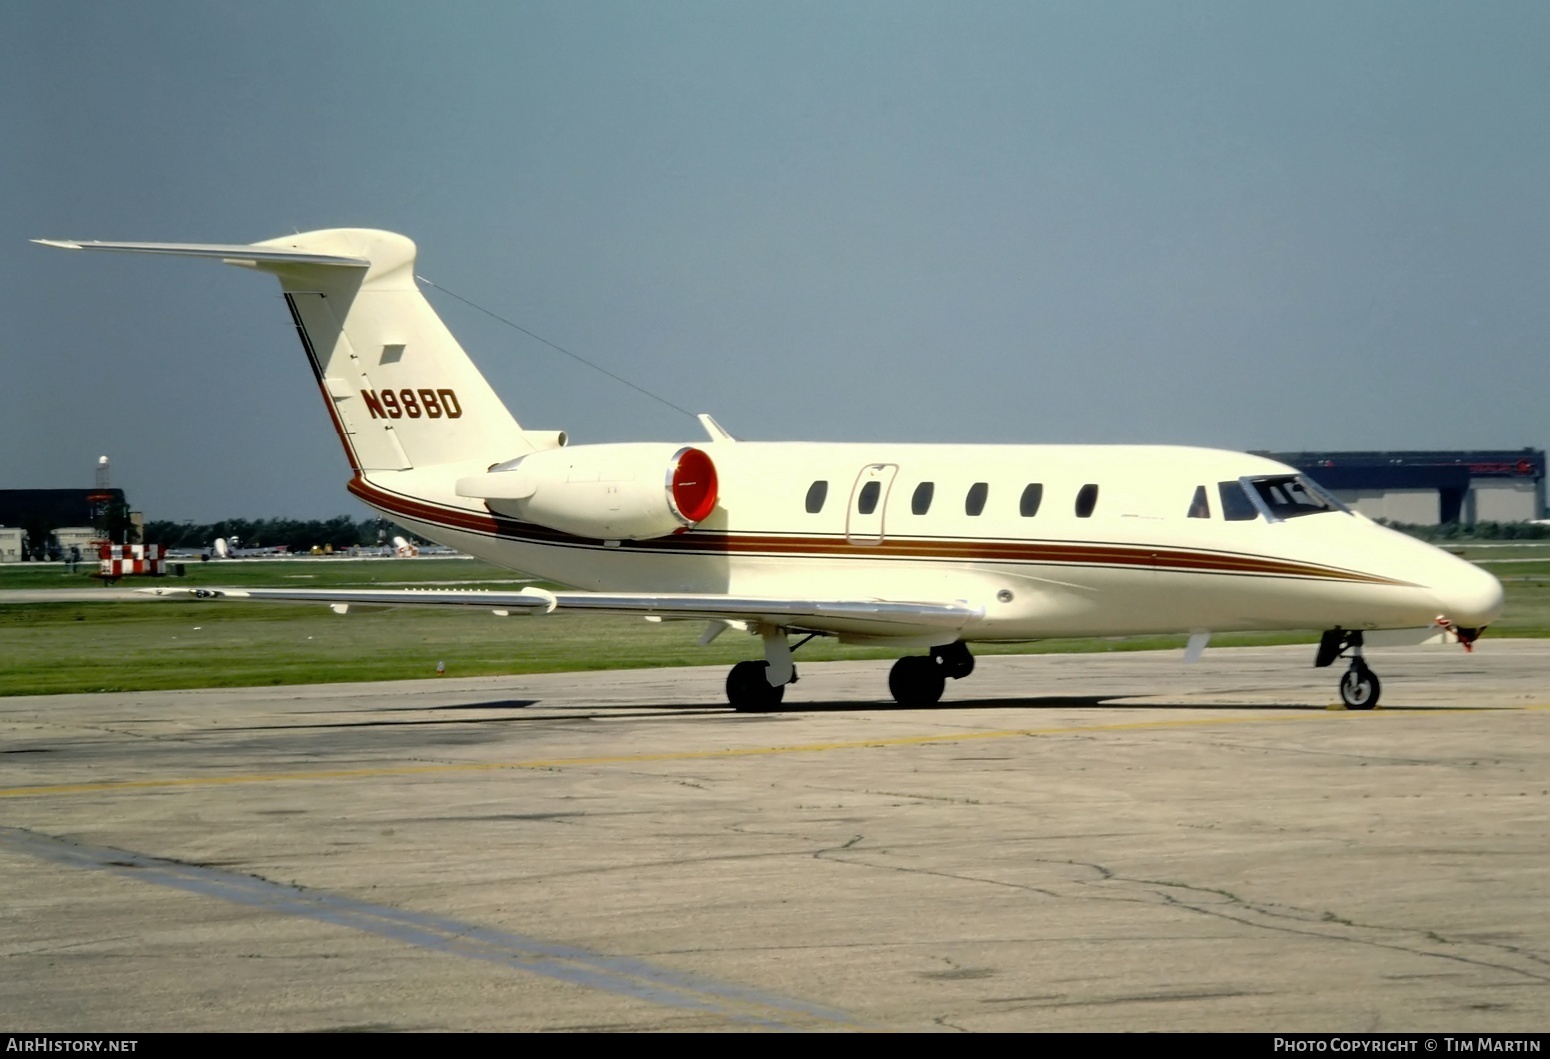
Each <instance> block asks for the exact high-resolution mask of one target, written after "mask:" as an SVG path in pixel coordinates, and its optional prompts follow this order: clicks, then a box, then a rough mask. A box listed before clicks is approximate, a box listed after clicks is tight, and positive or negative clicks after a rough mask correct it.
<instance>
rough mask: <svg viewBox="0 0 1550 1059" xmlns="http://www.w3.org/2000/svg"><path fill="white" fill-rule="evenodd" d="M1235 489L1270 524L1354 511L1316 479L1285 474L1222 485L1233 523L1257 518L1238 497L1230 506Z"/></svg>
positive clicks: (1241, 479)
mask: <svg viewBox="0 0 1550 1059" xmlns="http://www.w3.org/2000/svg"><path fill="white" fill-rule="evenodd" d="M1234 486H1237V487H1238V490H1239V491H1240V492H1239V495H1241V496H1242V497H1243V498H1244V500H1246V501H1247V502H1248V504H1249V505H1251V506H1252V508H1253V509H1255V510H1257V511H1258V513H1259V514H1261V515H1264V516H1265V518H1266V519H1267V520H1268V521H1270V522H1281V521H1284V520H1285V519H1289V518H1298V517H1300V516H1302V515H1322V514H1324V513H1325V512H1329V511H1343V512H1345V513H1346V514H1350V508H1348V507H1346V506H1345V505H1344V504H1342V503H1341V502H1340V501H1338V500H1336V499H1335V498H1334V497H1333V496H1331V495H1330V494H1329V493H1327V492H1325V491H1324V490H1323V489H1322V488H1321V487H1320V486H1319V484H1318V483H1317V482H1315V481H1313V480H1312V479H1310V478H1305V477H1303V476H1302V475H1300V474H1283V475H1274V476H1269V477H1264V478H1240V479H1238V481H1236V482H1223V483H1221V495H1222V501H1223V509H1224V512H1226V513H1227V518H1228V520H1229V521H1233V520H1235V519H1243V518H1252V517H1253V516H1252V515H1250V514H1248V513H1247V511H1246V510H1245V508H1244V504H1243V501H1238V500H1237V497H1233V498H1232V499H1233V500H1234V501H1236V502H1235V503H1232V504H1231V505H1229V503H1228V499H1229V496H1230V495H1231V494H1232V493H1233V491H1234V490H1233V487H1234Z"/></svg>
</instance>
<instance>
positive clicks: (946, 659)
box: [727, 628, 974, 713]
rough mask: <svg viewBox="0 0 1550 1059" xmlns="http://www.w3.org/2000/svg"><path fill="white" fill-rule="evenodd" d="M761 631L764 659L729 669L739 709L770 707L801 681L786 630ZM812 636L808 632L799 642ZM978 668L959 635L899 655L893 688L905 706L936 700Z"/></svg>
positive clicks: (731, 695) (730, 692) (730, 693)
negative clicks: (923, 652)
mask: <svg viewBox="0 0 1550 1059" xmlns="http://www.w3.org/2000/svg"><path fill="white" fill-rule="evenodd" d="M759 634H760V635H761V636H762V637H763V638H764V654H765V657H764V659H763V660H761V661H748V662H739V663H737V665H735V666H733V667H732V671H731V672H730V673H728V674H727V702H729V703H730V704H731V705H732V708H733V709H734V710H737V711H738V712H739V713H768V712H769V711H770V710H773V709H775V708H776V707H777V706H779V705H780V703H781V700H782V699H784V698H785V697H786V685H787V684H795V683H796V681H797V671H796V666H794V665H792V663H791V652H792V651H793V650H795V648H794V647H789V646H787V644H786V635H785V632H784V631H782V630H778V629H770V630H765V629H762V628H761V629H760V630H759ZM811 639H812V636H808V637H807V638H806V639H804V640H802V641H800V642H799V643H797V644H796V647H801V646H802V644H805V643H806V642H807V641H808V640H811ZM972 672H974V656H973V655H972V654H970V653H969V648H968V646H967V645H966V644H964V643H963V642H962V641H959V642H958V643H950V644H948V645H947V646H945V647H933V648H932V649H931V653H930V654H929V655H906V656H905V657H903V658H901V659H899V660H898V661H897V662H895V663H894V664H893V669H892V670H890V671H889V673H888V690H889V691H891V692H893V697H894V701H895V702H897V703H898V704H899V705H900V706H910V707H922V706H935V705H936V704H937V703H938V702H939V701H941V698H942V691H943V689H945V688H946V686H947V682H948V680H961V679H962V678H964V677H966V676H968V675H969V674H970V673H972ZM772 677H773V678H775V681H776V682H775V683H771V678H772Z"/></svg>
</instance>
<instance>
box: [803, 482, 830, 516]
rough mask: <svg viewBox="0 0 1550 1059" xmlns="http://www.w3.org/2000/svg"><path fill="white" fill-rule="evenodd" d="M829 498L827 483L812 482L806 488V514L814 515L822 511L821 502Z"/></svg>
mask: <svg viewBox="0 0 1550 1059" xmlns="http://www.w3.org/2000/svg"><path fill="white" fill-rule="evenodd" d="M828 497H829V483H828V482H814V483H813V484H812V485H810V486H808V487H807V513H808V514H809V515H816V514H818V512H820V511H822V510H823V502H824V501H825V500H827V499H828Z"/></svg>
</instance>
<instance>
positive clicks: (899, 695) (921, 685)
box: [888, 655, 947, 707]
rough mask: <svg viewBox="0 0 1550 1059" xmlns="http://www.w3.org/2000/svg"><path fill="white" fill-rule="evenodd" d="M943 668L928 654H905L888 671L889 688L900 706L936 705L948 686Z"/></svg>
mask: <svg viewBox="0 0 1550 1059" xmlns="http://www.w3.org/2000/svg"><path fill="white" fill-rule="evenodd" d="M942 668H943V667H942V666H940V665H938V664H937V660H936V659H934V658H931V657H929V656H927V655H905V656H904V657H903V658H901V659H899V660H898V661H897V662H895V663H894V664H893V668H892V669H891V670H889V671H888V690H889V691H891V692H893V698H894V701H895V702H897V703H898V704H899V705H900V706H909V707H921V706H935V705H936V704H937V703H938V702H940V701H941V700H942V689H943V688H945V687H946V686H947V677H946V676H945V675H944V674H943V673H942Z"/></svg>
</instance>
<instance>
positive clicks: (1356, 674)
mask: <svg viewBox="0 0 1550 1059" xmlns="http://www.w3.org/2000/svg"><path fill="white" fill-rule="evenodd" d="M1382 690H1383V685H1382V684H1381V683H1380V682H1379V681H1378V675H1377V674H1376V673H1374V672H1373V671H1372V670H1370V669H1368V668H1367V667H1366V666H1364V665H1355V666H1352V667H1351V668H1350V669H1348V670H1346V672H1345V676H1343V677H1341V678H1340V701H1341V702H1343V703H1345V705H1346V709H1348V710H1370V709H1372V708H1373V707H1374V706H1376V705H1378V695H1379V693H1380V692H1381V691H1382Z"/></svg>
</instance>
